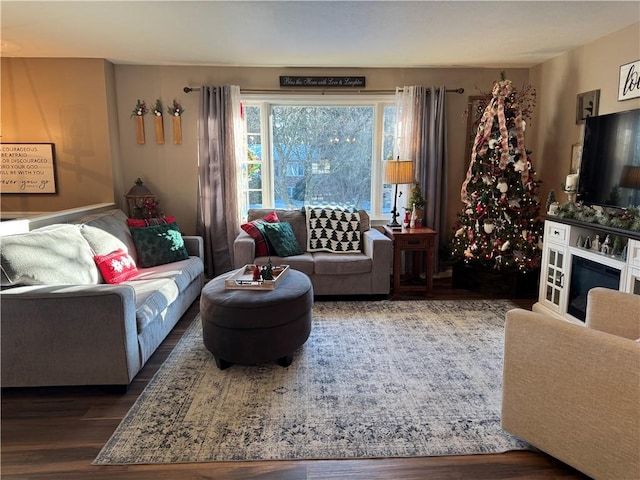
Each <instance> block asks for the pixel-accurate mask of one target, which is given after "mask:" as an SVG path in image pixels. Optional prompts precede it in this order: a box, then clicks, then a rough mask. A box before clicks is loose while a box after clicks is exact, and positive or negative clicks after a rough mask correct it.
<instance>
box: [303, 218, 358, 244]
mask: <svg viewBox="0 0 640 480" xmlns="http://www.w3.org/2000/svg"><path fill="white" fill-rule="evenodd" d="M305 210H306V217H307V251H308V252H332V253H349V252H359V251H360V250H361V248H360V214H358V212H349V211H347V210H341V209H335V208H314V207H306V209H305Z"/></svg>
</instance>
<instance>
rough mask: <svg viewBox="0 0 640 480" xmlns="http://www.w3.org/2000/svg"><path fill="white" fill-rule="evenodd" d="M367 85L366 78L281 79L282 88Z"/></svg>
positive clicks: (290, 77)
mask: <svg viewBox="0 0 640 480" xmlns="http://www.w3.org/2000/svg"><path fill="white" fill-rule="evenodd" d="M365 83H366V82H365V77H292V76H288V75H285V76H281V77H280V86H281V87H310V88H336V87H338V88H340V87H341V88H364V87H365Z"/></svg>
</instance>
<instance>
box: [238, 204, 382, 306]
mask: <svg viewBox="0 0 640 480" xmlns="http://www.w3.org/2000/svg"><path fill="white" fill-rule="evenodd" d="M273 211H274V209H251V210H249V212H248V219H247V221H253V220H257V219H260V218H263V217H264V216H265V215H267V214H269V213H271V212H273ZM275 212H276V214H277V215H278V218H279V220H280V221H281V222H289V223H290V224H291V227H292V229H293V232H294V234H295V236H296V239H297V241H298V244H299V245H300V247H301V248H302V249H303V250H304V249H306V245H307V224H306V217H305V214H304V211H303V210H281V209H276V210H275ZM359 213H360V231H361V235H362V236H361V251H360V252H356V253H330V252H304V253H303V254H302V255H294V256H289V257H277V256H272V257H271V261H272V262H273V263H274V264H288V265H290V266H291V268H293V269H295V270H299V271H301V272H302V273H305V274H306V275H308V276H309V278H310V279H311V283H312V284H313V291H314V294H315V295H362V294H365V295H387V294H389V291H390V286H391V282H390V273H391V265H392V241H391V240H390V239H389V238H387V237H386V236H385V235H384V234H383V233H382V232H380V231H378V230H376V229H372V228H370V224H369V216H368V215H367V214H366V212H364V211H363V210H360V212H359ZM267 261H268V257H257V258H256V256H255V241H254V239H253V238H252V237H251V236H249V235H248V234H247V233H246V232H244V231H241V232H240V234H239V235H238V237H237V238H236V240H235V242H234V264H235V267H236V268H240V267H242V266H244V265H247V264H252V263H256V262H257V263H259V264H265V263H267Z"/></svg>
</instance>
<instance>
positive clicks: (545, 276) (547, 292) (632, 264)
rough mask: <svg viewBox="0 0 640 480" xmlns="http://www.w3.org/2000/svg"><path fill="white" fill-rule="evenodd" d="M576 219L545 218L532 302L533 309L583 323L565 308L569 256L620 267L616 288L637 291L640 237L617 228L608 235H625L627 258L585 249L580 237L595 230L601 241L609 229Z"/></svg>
mask: <svg viewBox="0 0 640 480" xmlns="http://www.w3.org/2000/svg"><path fill="white" fill-rule="evenodd" d="M575 223H578V224H572V222H569V223H563V222H560V221H553V220H546V221H545V229H544V246H543V250H542V263H541V268H540V289H539V295H538V301H537V302H536V303H535V304H534V305H533V308H532V310H533V311H538V312H543V313H547V314H551V315H553V316H555V317H558V318H561V319H563V320H567V321H569V322H572V323H576V324H578V325H584V322H583V321H581V320H579V319H578V318H576V317H574V316H573V315H571V314H570V313H568V312H567V309H568V306H569V303H570V299H569V292H570V290H571V268H572V257H574V256H575V257H581V258H584V259H588V260H590V261H592V262H595V263H597V264H599V265H602V266H606V267H610V268H613V269H615V270H619V271H620V281H619V284H618V289H619V290H621V291H626V292H631V293H637V294H640V240H637V239H634V238H629V237H631V236H637V235H634V234H632V233H631V232H630V233H629V235H628V236H626V235H625V234H624V233H621V231H616V232H615V233H614V234H611V238H613V237H614V236H619V237H622V238H624V240H625V241H626V244H627V255H626V258H621V257H613V256H611V255H604V254H602V253H600V252H598V251H596V250H589V249H585V248H584V246H583V245H584V244H583V241H584V239H586V237H587V236H588V237H589V238H590V239H593V238H595V235H596V234H599V235H600V240H601V241H604V239H605V238H606V235H607V234H608V233H609V232H608V231H607V230H606V228H604V229H603V228H601V227H600V226H598V225H591V224H581V223H579V222H575ZM634 233H637V232H634Z"/></svg>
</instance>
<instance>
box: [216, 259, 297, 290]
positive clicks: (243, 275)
mask: <svg viewBox="0 0 640 480" xmlns="http://www.w3.org/2000/svg"><path fill="white" fill-rule="evenodd" d="M255 267H256V266H255V264H253V263H250V264H248V265H245V266H244V268H241V269H239V270H238V271H237V272H235V273H234V274H233V275H231V276H230V277H229V278H227V279H226V280H225V281H224V288H225V289H226V290H274V289H275V288H276V287H277V286H278V285H279V284H280V283H281V282H282V280H284V277H286V276H287V274H288V273H289V270H290V268H289V265H274V266H273V269H274V270H275V271H277V270H276V269H282V271H281V272H280V273H278V275H275V273H274V279H273V280H257V281H254V280H253V270H254V269H255Z"/></svg>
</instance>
